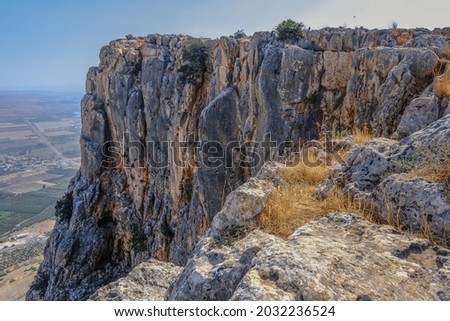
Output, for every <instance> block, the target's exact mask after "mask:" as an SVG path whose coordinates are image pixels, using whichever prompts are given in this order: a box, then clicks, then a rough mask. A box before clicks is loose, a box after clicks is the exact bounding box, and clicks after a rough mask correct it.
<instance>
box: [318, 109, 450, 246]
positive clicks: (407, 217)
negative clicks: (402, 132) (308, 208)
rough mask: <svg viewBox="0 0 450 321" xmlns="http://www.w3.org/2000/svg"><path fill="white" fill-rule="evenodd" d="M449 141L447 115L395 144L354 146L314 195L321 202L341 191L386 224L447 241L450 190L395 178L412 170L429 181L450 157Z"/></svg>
mask: <svg viewBox="0 0 450 321" xmlns="http://www.w3.org/2000/svg"><path fill="white" fill-rule="evenodd" d="M449 139H450V115H447V116H445V117H443V118H442V119H440V120H437V121H435V122H433V123H431V124H430V125H429V126H428V127H426V128H424V129H422V130H419V131H417V132H415V133H413V134H411V135H409V136H408V137H406V138H404V139H402V140H401V141H399V142H398V143H397V142H396V141H393V140H387V139H380V138H377V139H374V140H372V141H371V142H369V143H368V144H366V145H362V146H356V147H354V148H353V149H352V150H351V153H350V156H349V158H348V161H347V162H346V163H344V164H340V165H337V166H335V167H334V168H333V170H332V171H331V173H330V175H329V176H328V177H327V179H326V180H325V181H324V182H323V184H322V185H321V187H320V188H319V189H318V190H317V191H316V192H315V196H316V197H317V198H319V199H324V198H326V197H327V195H328V194H329V193H330V192H332V191H333V190H336V189H338V190H342V191H343V192H344V193H345V194H347V195H350V196H351V197H355V198H359V199H361V200H364V201H369V202H374V203H375V204H377V206H378V210H377V215H378V216H379V217H380V218H381V219H382V220H383V221H385V222H387V221H390V222H391V223H394V224H398V225H400V226H403V227H405V228H407V229H409V228H412V230H413V231H416V232H424V233H426V232H427V231H430V230H431V231H432V232H433V233H434V235H435V236H436V237H438V238H445V237H446V235H447V233H448V232H447V231H448V229H449V227H450V199H449V197H448V195H449V186H447V185H445V184H438V183H433V182H430V181H426V180H424V179H417V178H416V179H407V178H406V177H405V176H398V175H396V174H399V173H408V172H410V171H411V170H416V171H419V172H421V173H423V174H422V176H424V175H425V177H426V175H429V176H428V177H429V179H431V178H432V174H433V171H434V170H435V169H436V166H439V164H442V165H445V164H446V162H447V161H448V159H449V157H450V143H449V142H450V140H449ZM413 173H414V172H413ZM411 175H413V174H411Z"/></svg>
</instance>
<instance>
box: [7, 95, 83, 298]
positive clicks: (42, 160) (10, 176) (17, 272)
mask: <svg viewBox="0 0 450 321" xmlns="http://www.w3.org/2000/svg"><path fill="white" fill-rule="evenodd" d="M80 100H81V95H79V94H54V93H48V92H46V93H42V92H41V93H40V92H2V91H0V115H1V117H0V300H4V299H22V298H23V295H24V293H25V292H26V290H27V288H28V287H29V285H30V283H31V281H32V279H33V276H34V274H35V273H36V269H37V267H38V265H39V262H40V260H42V254H43V249H44V246H45V243H46V240H47V238H48V235H49V233H50V231H51V229H52V227H53V224H54V212H55V204H56V201H57V200H58V199H60V198H61V197H62V196H63V195H64V193H65V192H66V189H67V186H68V184H69V182H70V180H71V179H72V177H73V176H74V175H75V173H76V171H77V169H78V167H79V163H80V148H79V135H80V130H81V121H80V116H79V101H80ZM25 234H26V235H27V236H26V237H24V238H20V239H17V236H18V235H25Z"/></svg>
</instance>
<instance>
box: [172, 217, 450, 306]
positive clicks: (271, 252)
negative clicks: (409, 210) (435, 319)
mask: <svg viewBox="0 0 450 321" xmlns="http://www.w3.org/2000/svg"><path fill="white" fill-rule="evenodd" d="M449 276H450V252H449V251H448V250H445V249H443V248H440V247H434V246H431V245H430V243H429V241H427V240H421V239H416V238H414V237H411V236H405V235H401V234H399V233H398V232H397V231H396V230H394V229H393V228H391V227H388V226H380V225H376V224H374V223H370V222H368V221H366V220H364V219H363V218H361V217H358V216H355V215H352V214H346V213H339V214H331V215H329V216H327V217H325V218H322V219H320V220H319V221H315V222H312V223H309V224H307V225H305V226H303V227H301V228H299V229H298V230H297V231H295V233H294V234H293V235H292V236H290V237H289V238H288V239H287V240H282V239H280V238H277V237H274V236H272V235H268V234H266V233H264V232H262V231H258V230H256V231H253V232H250V233H248V234H246V235H245V237H242V236H241V237H238V238H237V239H234V240H232V241H231V242H229V243H220V242H216V241H215V240H214V239H211V238H206V239H204V240H202V241H201V242H200V243H199V244H198V246H197V249H196V251H195V254H194V256H193V258H192V259H191V260H190V261H189V262H188V264H187V266H186V267H185V268H184V270H183V271H182V272H181V274H180V275H179V276H178V278H177V280H176V281H175V283H174V284H173V286H172V288H171V290H170V291H169V294H168V296H167V299H169V300H263V301H266V300H267V301H269V300H320V301H325V300H449V299H450V282H449Z"/></svg>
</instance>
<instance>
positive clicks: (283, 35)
mask: <svg viewBox="0 0 450 321" xmlns="http://www.w3.org/2000/svg"><path fill="white" fill-rule="evenodd" d="M304 27H305V26H304V25H303V23H301V22H295V21H294V20H292V19H288V20H284V21H283V22H281V23H280V24H278V25H277V26H276V27H275V32H276V33H277V38H278V40H281V41H286V40H298V39H301V38H303V37H305V31H304Z"/></svg>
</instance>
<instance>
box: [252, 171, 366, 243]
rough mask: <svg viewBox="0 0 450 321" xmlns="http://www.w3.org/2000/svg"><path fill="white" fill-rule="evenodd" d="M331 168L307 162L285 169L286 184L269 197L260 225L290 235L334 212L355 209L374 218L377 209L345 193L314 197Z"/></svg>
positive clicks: (264, 228)
mask: <svg viewBox="0 0 450 321" xmlns="http://www.w3.org/2000/svg"><path fill="white" fill-rule="evenodd" d="M330 169H331V166H327V165H317V166H314V167H313V166H308V165H306V164H305V163H304V162H301V163H300V164H299V165H297V166H295V167H290V168H285V169H283V171H282V176H283V178H284V180H285V181H286V184H284V185H282V186H279V187H278V189H277V191H276V192H274V193H273V194H272V195H270V196H269V198H268V199H267V202H266V207H265V208H264V210H263V212H262V214H261V215H260V217H259V224H260V227H261V228H262V229H263V230H265V231H267V232H269V233H271V234H275V235H279V236H281V237H288V236H290V235H291V234H292V233H293V232H294V231H295V230H296V229H297V228H299V227H300V226H302V225H304V224H307V223H309V222H311V221H314V220H317V219H319V218H320V217H323V216H325V215H327V214H329V213H331V212H352V213H356V214H360V215H363V216H365V217H367V218H368V219H372V218H373V212H374V211H373V208H372V209H370V208H367V207H364V206H363V205H362V204H361V203H359V202H355V201H352V200H351V199H349V198H348V197H346V196H345V195H344V194H343V193H342V192H336V193H334V194H331V195H329V196H328V197H327V198H326V199H325V200H324V201H319V200H317V199H316V198H315V197H314V196H313V192H314V191H315V190H316V189H317V188H318V187H319V185H320V183H321V182H322V181H323V180H324V179H325V177H326V176H327V175H328V173H329V171H330Z"/></svg>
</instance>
